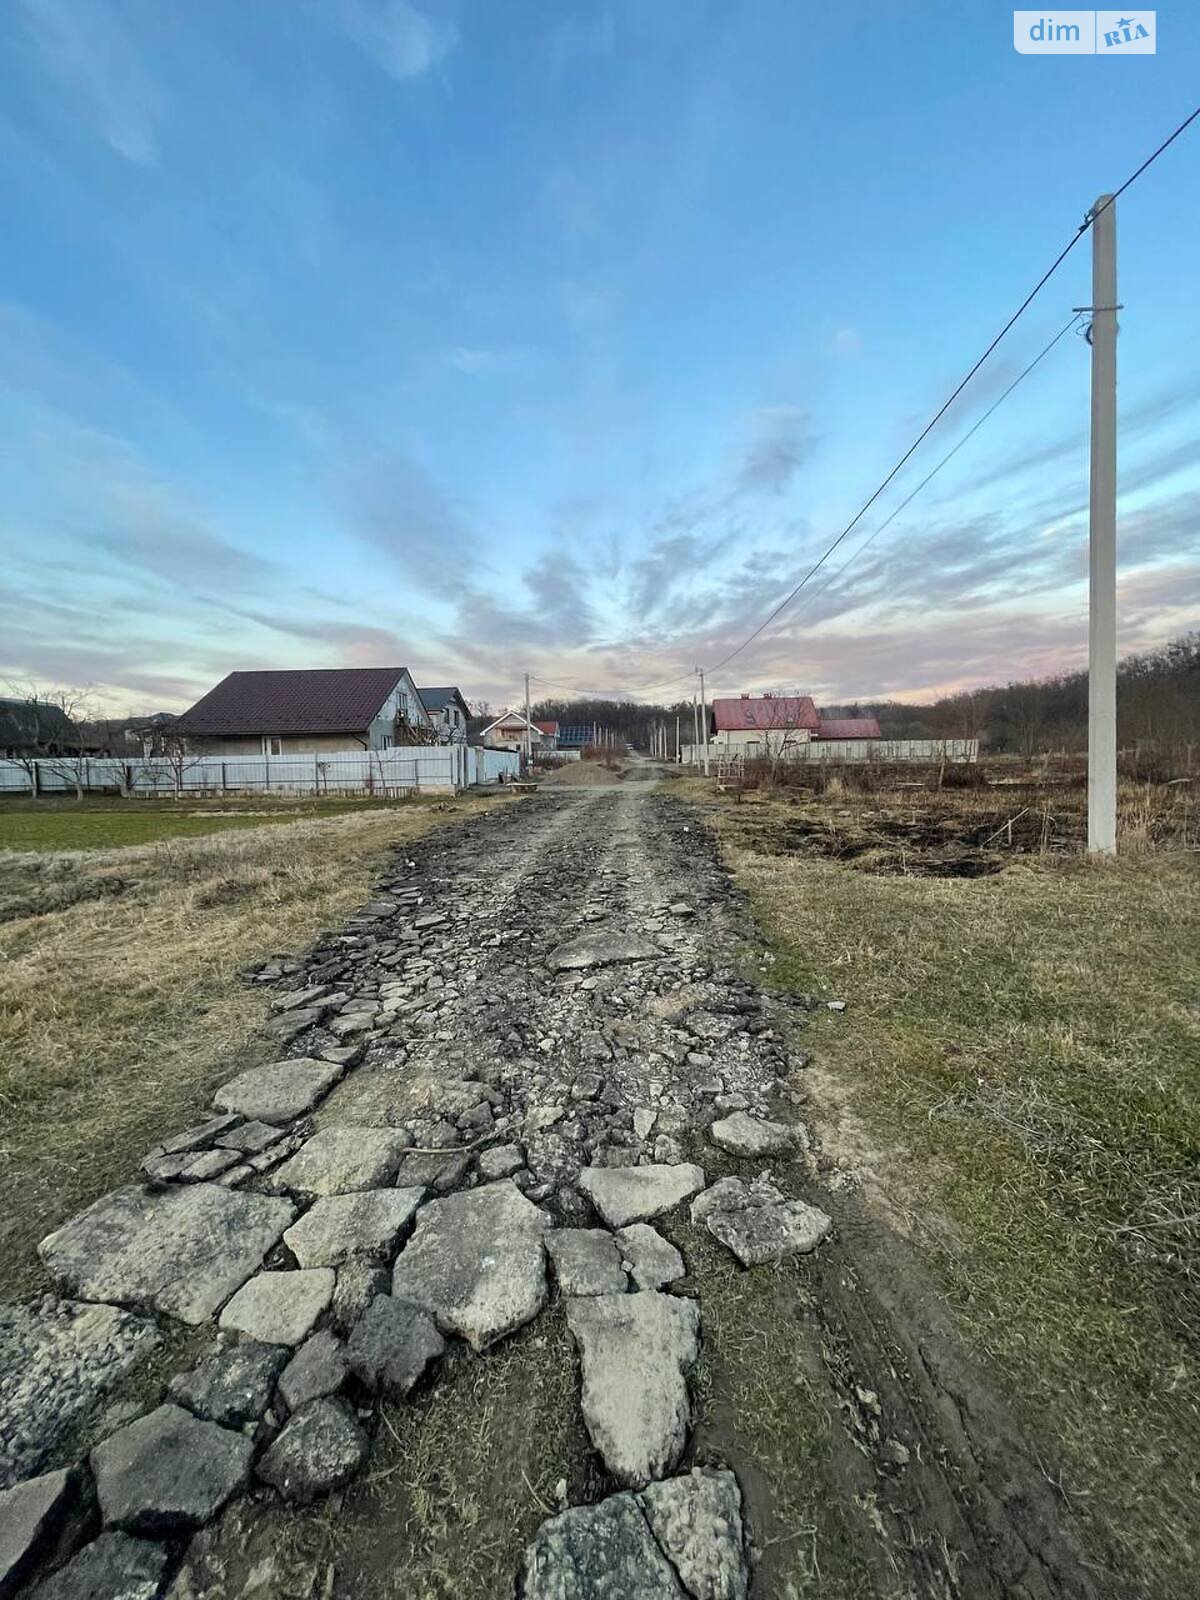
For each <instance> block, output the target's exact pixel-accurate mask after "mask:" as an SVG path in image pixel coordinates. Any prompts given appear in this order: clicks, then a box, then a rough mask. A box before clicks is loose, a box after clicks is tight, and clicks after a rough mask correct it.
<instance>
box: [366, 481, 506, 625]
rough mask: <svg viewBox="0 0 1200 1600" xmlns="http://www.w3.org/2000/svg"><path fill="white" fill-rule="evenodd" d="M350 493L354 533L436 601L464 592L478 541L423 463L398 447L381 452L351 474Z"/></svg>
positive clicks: (477, 553) (478, 554) (478, 556)
mask: <svg viewBox="0 0 1200 1600" xmlns="http://www.w3.org/2000/svg"><path fill="white" fill-rule="evenodd" d="M349 494H350V499H351V506H350V514H351V519H352V528H353V531H354V532H356V533H357V534H358V536H359V538H360V539H362V540H363V541H364V542H365V543H366V544H368V545H370V546H371V547H372V548H374V549H376V550H378V551H380V552H381V553H382V554H383V555H385V556H387V557H388V558H389V560H391V561H393V562H394V563H396V565H397V566H398V568H399V569H400V571H401V572H402V574H403V575H404V576H405V577H406V578H408V579H409V580H410V581H412V582H415V583H416V584H417V585H418V586H419V587H420V588H422V589H424V590H425V591H426V593H428V594H431V595H433V596H435V597H437V598H440V599H453V598H454V597H456V596H461V595H462V594H464V593H465V592H466V587H467V585H466V571H467V569H468V567H469V566H471V565H472V564H473V563H476V562H478V561H479V560H481V556H482V552H481V546H480V543H479V540H478V539H477V538H476V536H475V534H474V532H473V531H472V530H471V529H470V527H469V526H468V524H467V521H466V518H465V516H464V514H463V512H462V510H461V508H460V507H459V506H458V505H456V504H455V502H454V501H453V500H452V499H451V498H450V497H449V495H447V494H446V493H445V491H444V490H443V489H442V487H441V485H440V484H438V483H437V482H436V480H435V479H434V478H433V477H432V476H431V475H430V474H429V473H428V472H426V471H425V469H424V467H422V466H421V465H420V464H419V463H418V462H416V461H414V460H412V459H411V457H409V456H407V455H404V454H403V453H401V452H400V451H380V452H378V453H376V454H375V455H374V456H372V457H370V458H369V459H368V460H367V461H366V462H364V463H362V464H361V465H360V466H359V467H358V468H357V470H356V471H355V472H354V474H353V476H352V480H351V483H350V486H349Z"/></svg>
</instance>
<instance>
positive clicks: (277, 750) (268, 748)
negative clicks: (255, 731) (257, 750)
mask: <svg viewBox="0 0 1200 1600" xmlns="http://www.w3.org/2000/svg"><path fill="white" fill-rule="evenodd" d="M262 746H263V755H265V756H281V755H282V754H283V740H282V739H277V738H275V737H274V736H273V735H271V734H266V733H264V734H263V742H262Z"/></svg>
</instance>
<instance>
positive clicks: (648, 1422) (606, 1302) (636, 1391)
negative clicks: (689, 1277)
mask: <svg viewBox="0 0 1200 1600" xmlns="http://www.w3.org/2000/svg"><path fill="white" fill-rule="evenodd" d="M567 1326H568V1328H569V1329H570V1330H571V1335H572V1337H573V1338H574V1340H575V1343H576V1344H577V1345H578V1347H579V1353H580V1361H581V1364H582V1367H583V1392H582V1398H581V1404H582V1409H583V1420H584V1422H585V1424H586V1426H587V1430H588V1434H589V1436H590V1438H591V1440H592V1443H593V1444H594V1445H595V1447H596V1449H597V1450H598V1451H599V1452H600V1455H601V1456H602V1457H603V1460H604V1464H605V1466H606V1467H607V1468H608V1470H609V1472H610V1473H611V1474H612V1475H613V1477H614V1478H615V1479H616V1480H617V1481H618V1482H619V1483H623V1484H627V1485H631V1486H634V1487H641V1486H642V1485H643V1484H646V1483H648V1482H650V1480H651V1479H653V1478H660V1477H662V1475H663V1474H664V1473H665V1472H668V1471H670V1469H671V1468H672V1467H673V1466H674V1465H675V1464H676V1463H677V1462H678V1460H679V1458H680V1456H681V1455H682V1453H683V1448H684V1445H685V1444H686V1443H687V1432H688V1426H689V1424H690V1421H691V1401H690V1398H689V1396H688V1389H687V1377H686V1374H687V1372H688V1371H689V1370H690V1369H691V1367H692V1366H693V1365H694V1364H695V1361H696V1357H697V1356H698V1355H699V1352H700V1313H699V1310H698V1309H697V1307H696V1305H695V1303H694V1302H693V1301H691V1300H681V1299H676V1298H675V1297H674V1296H672V1295H664V1294H658V1293H657V1292H656V1291H654V1290H652V1289H643V1290H640V1291H638V1293H636V1294H621V1295H597V1296H595V1297H593V1298H589V1299H580V1300H570V1301H568V1302H567Z"/></svg>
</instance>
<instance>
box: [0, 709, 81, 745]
mask: <svg viewBox="0 0 1200 1600" xmlns="http://www.w3.org/2000/svg"><path fill="white" fill-rule="evenodd" d="M78 748H79V730H78V729H77V728H76V726H75V724H74V723H73V722H72V721H71V719H70V717H68V716H67V714H66V712H65V711H64V710H63V709H62V707H61V706H56V705H51V704H49V703H48V702H47V701H45V700H0V753H2V754H3V755H5V756H26V757H29V756H58V755H64V754H66V753H67V752H68V751H74V750H76V749H78Z"/></svg>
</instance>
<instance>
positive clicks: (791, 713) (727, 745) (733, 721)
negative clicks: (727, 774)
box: [709, 694, 821, 757]
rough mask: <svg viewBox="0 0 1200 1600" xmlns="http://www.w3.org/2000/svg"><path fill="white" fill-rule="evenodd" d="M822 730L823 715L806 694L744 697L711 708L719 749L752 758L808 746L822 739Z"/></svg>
mask: <svg viewBox="0 0 1200 1600" xmlns="http://www.w3.org/2000/svg"><path fill="white" fill-rule="evenodd" d="M820 729H821V718H820V715H819V713H818V711H817V708H816V706H815V704H814V703H813V700H812V697H811V696H810V695H806V694H803V695H773V694H763V695H751V694H743V695H739V696H737V698H736V699H718V700H714V701H713V702H712V705H711V707H710V708H709V731H710V734H711V736H712V738H713V739H714V741H715V743H716V744H717V746H718V748H719V749H721V750H729V751H731V752H736V753H740V754H743V755H747V756H751V757H753V756H767V755H775V754H778V752H779V751H780V749H782V748H783V746H784V745H788V746H791V745H796V744H805V743H807V742H808V740H809V739H814V738H818V737H819V736H820Z"/></svg>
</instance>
